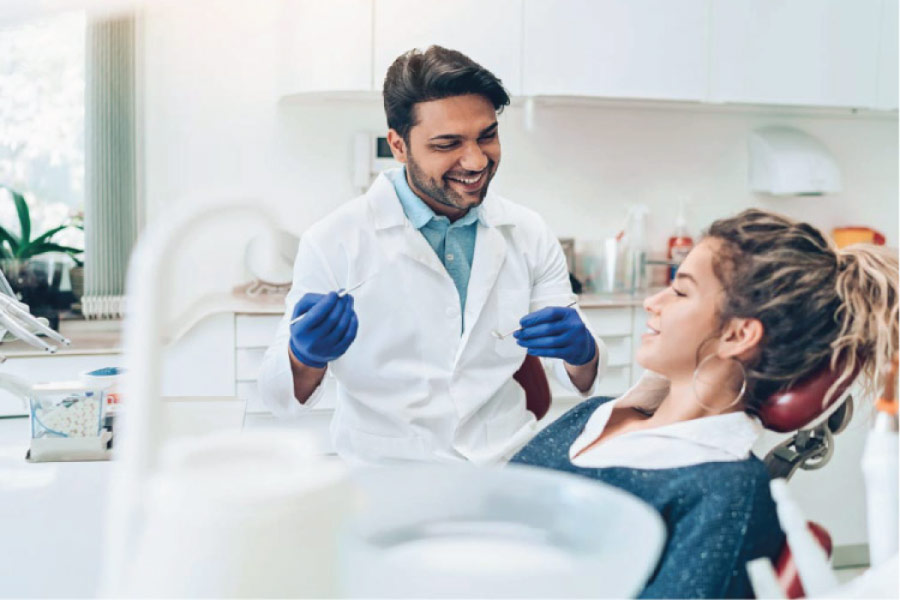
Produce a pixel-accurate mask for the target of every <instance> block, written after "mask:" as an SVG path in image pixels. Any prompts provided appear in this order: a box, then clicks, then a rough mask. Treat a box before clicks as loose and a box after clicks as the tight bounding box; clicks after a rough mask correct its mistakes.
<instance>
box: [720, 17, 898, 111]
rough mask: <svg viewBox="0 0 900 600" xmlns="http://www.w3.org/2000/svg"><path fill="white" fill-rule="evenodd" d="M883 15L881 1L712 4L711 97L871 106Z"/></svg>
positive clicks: (767, 102)
mask: <svg viewBox="0 0 900 600" xmlns="http://www.w3.org/2000/svg"><path fill="white" fill-rule="evenodd" d="M881 10H882V0H712V12H711V20H712V22H711V31H712V44H711V55H710V59H711V69H710V100H712V101H721V102H750V103H760V104H798V105H807V106H847V107H863V108H869V107H873V106H874V105H875V95H876V89H877V79H878V46H879V39H878V38H879V35H878V33H879V30H880V29H881V23H880V19H881ZM895 64H896V63H895Z"/></svg>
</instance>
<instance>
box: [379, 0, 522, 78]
mask: <svg viewBox="0 0 900 600" xmlns="http://www.w3.org/2000/svg"><path fill="white" fill-rule="evenodd" d="M521 15H522V0H492V1H491V2H483V1H482V0H454V1H453V2H448V1H447V0H377V2H376V3H375V23H374V27H373V29H374V32H375V33H374V54H375V56H374V65H375V66H374V82H375V83H374V85H375V89H376V90H380V89H381V87H382V84H383V82H384V76H385V73H386V72H387V69H388V67H389V66H390V65H391V63H393V62H394V60H395V59H396V58H397V57H398V56H400V54H402V53H403V52H406V51H407V50H410V49H411V48H424V47H426V46H430V45H432V44H437V45H439V46H445V47H447V48H451V49H453V50H459V51H460V52H462V53H463V54H466V55H467V56H469V57H470V58H472V60H474V61H476V62H477V63H479V64H480V65H481V66H483V67H485V68H486V69H488V70H489V71H491V72H492V73H493V74H494V75H496V76H497V77H499V78H500V79H501V80H502V81H503V84H504V86H505V87H506V88H507V90H509V92H510V93H512V94H519V93H521V80H522V76H521V57H522V16H521Z"/></svg>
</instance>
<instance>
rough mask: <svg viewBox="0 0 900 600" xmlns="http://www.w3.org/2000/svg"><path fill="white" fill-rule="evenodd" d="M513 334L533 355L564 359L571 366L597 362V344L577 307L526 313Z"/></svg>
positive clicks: (550, 307) (557, 307) (553, 308)
mask: <svg viewBox="0 0 900 600" xmlns="http://www.w3.org/2000/svg"><path fill="white" fill-rule="evenodd" d="M519 325H520V326H521V329H519V330H517V331H516V332H514V333H513V336H514V337H515V338H516V341H517V343H518V344H519V345H520V346H522V347H523V348H526V349H527V350H528V354H533V355H534V356H546V357H549V358H561V359H563V360H564V361H566V362H567V363H569V364H570V365H575V366H578V365H583V364H586V363H589V362H591V361H592V360H594V355H595V354H596V353H597V343H596V342H595V341H594V336H592V335H591V332H590V331H588V329H587V327H585V326H584V323H583V322H582V320H581V316H579V314H578V311H576V310H575V309H574V308H568V307H564V306H548V307H546V308H542V309H540V310H536V311H534V312H533V313H530V314H527V315H525V316H524V317H522V319H521V320H520V321H519Z"/></svg>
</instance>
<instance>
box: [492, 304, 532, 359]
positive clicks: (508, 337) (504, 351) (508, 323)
mask: <svg viewBox="0 0 900 600" xmlns="http://www.w3.org/2000/svg"><path fill="white" fill-rule="evenodd" d="M530 298H531V290H530V289H519V290H498V291H497V320H496V323H497V325H496V328H495V330H496V331H497V332H499V333H500V334H501V335H503V336H504V338H503V339H502V340H496V345H495V348H496V351H497V354H499V355H501V356H521V357H522V359H523V360H524V359H525V348H523V347H521V346H520V345H519V344H517V343H516V338H514V337H513V336H512V332H513V331H515V330H517V329H518V328H519V319H521V318H522V317H524V316H525V315H526V314H527V313H528V306H529V302H530Z"/></svg>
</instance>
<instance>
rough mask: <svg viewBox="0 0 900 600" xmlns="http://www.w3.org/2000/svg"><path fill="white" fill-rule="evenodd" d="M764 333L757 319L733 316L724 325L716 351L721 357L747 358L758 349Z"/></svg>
mask: <svg viewBox="0 0 900 600" xmlns="http://www.w3.org/2000/svg"><path fill="white" fill-rule="evenodd" d="M764 333H765V329H764V328H763V324H762V323H761V322H760V320H759V319H745V318H737V317H735V318H733V319H731V321H729V322H728V324H727V325H726V326H725V329H724V331H723V332H722V335H721V337H720V338H719V347H718V350H717V351H716V353H717V354H718V355H719V356H720V357H722V358H737V359H739V360H748V359H750V358H752V357H753V355H754V354H756V352H757V351H758V349H759V343H760V341H761V340H762V337H763V334H764Z"/></svg>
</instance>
